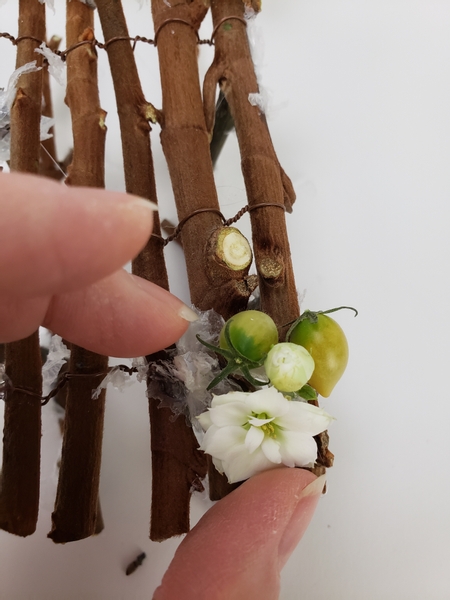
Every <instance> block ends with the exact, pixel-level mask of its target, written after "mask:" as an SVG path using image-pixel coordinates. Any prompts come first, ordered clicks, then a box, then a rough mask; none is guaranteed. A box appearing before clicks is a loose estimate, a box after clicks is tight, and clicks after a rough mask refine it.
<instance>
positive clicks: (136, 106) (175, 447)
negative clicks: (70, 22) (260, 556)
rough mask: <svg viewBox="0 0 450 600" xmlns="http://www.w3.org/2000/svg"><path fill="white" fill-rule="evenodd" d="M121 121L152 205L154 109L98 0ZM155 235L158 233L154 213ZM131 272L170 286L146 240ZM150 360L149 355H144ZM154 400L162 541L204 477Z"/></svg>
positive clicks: (183, 523)
mask: <svg viewBox="0 0 450 600" xmlns="http://www.w3.org/2000/svg"><path fill="white" fill-rule="evenodd" d="M97 7H98V11H99V16H100V21H101V23H102V28H103V34H104V38H105V42H108V40H111V39H112V38H118V37H122V38H124V39H122V40H120V39H119V40H117V41H115V42H114V44H108V45H107V52H108V58H109V62H110V67H111V73H112V77H113V82H114V89H115V93H116V101H117V107H118V113H119V119H120V129H121V138H122V152H123V160H124V170H125V182H126V189H127V192H129V193H132V194H136V195H139V196H141V197H142V198H148V199H150V200H153V201H154V202H156V200H157V198H156V185H155V178H154V170H153V159H152V153H151V148H150V135H149V134H150V126H149V123H148V120H149V118H151V117H152V116H153V115H154V114H155V109H154V107H153V106H152V105H151V104H149V103H148V102H146V100H145V98H144V95H143V93H142V89H141V85H140V81H139V76H138V72H137V69H136V64H135V61H134V56H133V51H132V48H131V45H130V42H129V41H128V40H127V38H128V30H127V26H126V22H125V17H124V14H123V10H122V6H121V4H120V2H111V1H110V0H97ZM154 232H155V233H156V234H157V235H161V230H160V225H159V218H158V215H155V219H154ZM133 273H134V274H135V275H139V276H140V277H144V278H145V279H148V280H149V281H153V282H154V283H156V284H158V285H160V286H161V287H163V288H165V289H168V288H169V282H168V276H167V270H166V266H165V261H164V254H163V247H162V244H161V242H160V241H159V240H158V238H156V237H151V238H150V239H149V241H148V243H147V245H146V247H145V248H144V250H143V251H142V252H141V253H140V254H139V256H138V257H137V258H136V259H135V260H134V261H133ZM148 359H149V360H153V359H154V357H148ZM158 405H159V402H158V401H157V400H155V399H153V398H149V413H150V423H151V450H152V509H151V519H150V521H151V524H150V538H151V539H153V540H159V541H161V540H163V539H167V538H168V537H171V536H173V535H181V534H182V533H186V532H187V531H189V502H190V496H191V488H192V486H193V484H194V482H195V481H196V480H197V479H198V478H199V477H204V475H205V471H206V469H205V467H204V460H203V456H202V454H201V453H200V452H199V451H198V450H197V447H198V444H197V441H196V439H195V436H194V434H193V432H192V429H191V428H189V427H187V426H186V423H185V422H184V420H183V419H182V418H179V419H177V420H176V421H175V422H172V421H171V419H170V417H171V414H170V411H167V410H160V409H159V408H158Z"/></svg>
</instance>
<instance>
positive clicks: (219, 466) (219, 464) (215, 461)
mask: <svg viewBox="0 0 450 600" xmlns="http://www.w3.org/2000/svg"><path fill="white" fill-rule="evenodd" d="M212 461H213V465H214V466H215V467H216V469H217V470H218V471H219V473H224V470H223V464H222V461H221V460H219V459H218V458H214V456H213V457H212Z"/></svg>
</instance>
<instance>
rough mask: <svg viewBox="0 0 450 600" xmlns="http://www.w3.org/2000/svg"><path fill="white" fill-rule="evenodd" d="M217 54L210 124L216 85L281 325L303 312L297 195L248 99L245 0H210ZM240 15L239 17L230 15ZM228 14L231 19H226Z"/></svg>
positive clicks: (267, 299)
mask: <svg viewBox="0 0 450 600" xmlns="http://www.w3.org/2000/svg"><path fill="white" fill-rule="evenodd" d="M211 11H212V17H213V24H214V27H217V31H216V34H215V37H214V42H215V57H214V62H213V64H212V66H211V67H210V69H209V71H208V73H207V75H206V77H205V82H204V104H205V115H206V122H207V126H208V130H212V127H213V124H214V109H215V106H214V98H215V90H216V86H217V84H218V83H219V84H220V89H221V90H222V92H223V93H224V95H225V98H226V100H227V102H228V104H229V106H230V109H231V114H232V116H233V119H234V123H235V127H236V133H237V137H238V142H239V149H240V154H241V167H242V173H243V176H244V181H245V187H246V191H247V198H248V204H249V206H250V208H252V207H253V206H255V205H257V204H262V203H270V204H278V205H279V206H280V208H278V207H275V206H264V207H261V208H257V209H255V210H251V212H250V219H251V225H252V232H253V250H254V254H255V262H256V268H257V271H258V276H259V286H260V292H261V310H263V311H264V312H266V313H268V314H269V315H270V316H271V317H272V318H273V319H274V321H275V323H276V324H277V326H278V327H279V329H280V332H283V331H284V327H283V326H284V325H286V324H287V323H289V322H290V321H292V320H294V319H295V318H297V317H298V314H299V305H298V299H297V291H296V288H295V281H294V274H293V269H292V262H291V253H290V248H289V240H288V236H287V231H286V223H285V216H284V211H283V210H282V207H285V208H286V209H287V210H288V211H289V212H290V211H291V207H292V204H293V202H294V200H295V193H294V190H293V187H292V183H291V181H290V180H289V178H288V177H287V175H286V174H285V173H284V171H283V169H282V168H281V166H280V163H279V162H278V159H277V156H276V154H275V150H274V148H273V144H272V140H271V138H270V134H269V130H268V127H267V123H266V119H265V116H264V114H262V113H261V111H260V110H259V108H258V107H257V106H252V105H251V104H250V102H249V94H250V93H257V92H259V88H258V82H257V79H256V75H255V71H254V66H253V61H252V58H251V54H250V48H249V44H248V38H247V33H246V26H245V23H244V22H242V18H243V16H244V4H243V2H242V0H211ZM230 17H237V18H230ZM225 19H226V20H225Z"/></svg>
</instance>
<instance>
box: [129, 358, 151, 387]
mask: <svg viewBox="0 0 450 600" xmlns="http://www.w3.org/2000/svg"><path fill="white" fill-rule="evenodd" d="M131 366H132V367H133V368H134V369H137V374H136V379H137V381H139V383H141V382H142V381H146V380H147V373H148V363H147V361H146V360H145V358H144V357H143V356H139V357H138V358H133V360H132V361H131Z"/></svg>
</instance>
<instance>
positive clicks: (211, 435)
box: [200, 425, 247, 460]
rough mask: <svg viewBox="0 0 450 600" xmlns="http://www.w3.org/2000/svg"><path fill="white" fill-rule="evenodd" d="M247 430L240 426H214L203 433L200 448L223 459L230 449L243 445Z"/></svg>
mask: <svg viewBox="0 0 450 600" xmlns="http://www.w3.org/2000/svg"><path fill="white" fill-rule="evenodd" d="M246 434H247V432H246V431H245V429H243V428H242V427H216V425H212V426H211V427H210V428H209V429H208V431H207V432H206V433H205V437H204V438H203V442H202V444H201V446H200V449H201V450H203V452H206V453H207V454H211V456H214V457H216V458H219V459H220V460H225V459H226V457H227V456H228V454H229V453H230V451H231V450H233V449H234V448H239V447H240V446H242V447H244V444H245V436H246Z"/></svg>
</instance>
